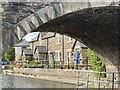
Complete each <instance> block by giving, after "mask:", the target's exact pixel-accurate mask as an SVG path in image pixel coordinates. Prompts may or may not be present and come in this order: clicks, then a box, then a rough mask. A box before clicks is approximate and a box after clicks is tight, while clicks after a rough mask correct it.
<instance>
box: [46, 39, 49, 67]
mask: <svg viewBox="0 0 120 90" xmlns="http://www.w3.org/2000/svg"><path fill="white" fill-rule="evenodd" d="M48 45H49V40H48V38H47V57H46V58H47V60H49V57H48ZM48 68H49V61H48Z"/></svg>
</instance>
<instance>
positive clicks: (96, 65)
mask: <svg viewBox="0 0 120 90" xmlns="http://www.w3.org/2000/svg"><path fill="white" fill-rule="evenodd" d="M87 55H88V57H89V58H90V64H91V65H92V69H93V70H94V71H97V72H106V67H105V64H104V63H103V62H102V59H101V58H100V57H99V56H98V55H97V54H95V53H94V52H93V51H92V50H90V49H88V52H87ZM95 75H96V77H97V76H98V73H95ZM100 76H101V77H102V78H104V77H106V74H105V73H101V74H100Z"/></svg>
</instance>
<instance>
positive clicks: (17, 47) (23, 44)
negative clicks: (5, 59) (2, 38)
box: [14, 40, 29, 61]
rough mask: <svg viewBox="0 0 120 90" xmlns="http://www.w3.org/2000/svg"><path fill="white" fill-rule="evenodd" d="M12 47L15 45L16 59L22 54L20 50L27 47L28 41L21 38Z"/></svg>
mask: <svg viewBox="0 0 120 90" xmlns="http://www.w3.org/2000/svg"><path fill="white" fill-rule="evenodd" d="M14 47H15V61H18V58H19V57H20V56H22V51H23V50H24V49H27V48H28V47H29V43H28V42H27V41H26V40H22V41H21V42H19V43H18V44H15V45H14Z"/></svg>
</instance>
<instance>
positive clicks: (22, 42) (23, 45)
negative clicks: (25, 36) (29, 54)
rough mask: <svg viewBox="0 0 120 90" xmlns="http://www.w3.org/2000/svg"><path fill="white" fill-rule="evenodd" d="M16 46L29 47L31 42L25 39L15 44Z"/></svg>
mask: <svg viewBox="0 0 120 90" xmlns="http://www.w3.org/2000/svg"><path fill="white" fill-rule="evenodd" d="M14 47H29V43H28V42H27V41H26V40H23V41H21V42H19V43H18V44H15V45H14Z"/></svg>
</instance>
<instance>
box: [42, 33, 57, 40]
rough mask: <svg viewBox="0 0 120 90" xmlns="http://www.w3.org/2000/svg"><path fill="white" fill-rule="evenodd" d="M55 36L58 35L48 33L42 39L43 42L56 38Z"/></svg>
mask: <svg viewBox="0 0 120 90" xmlns="http://www.w3.org/2000/svg"><path fill="white" fill-rule="evenodd" d="M55 35H56V33H52V32H48V33H47V34H46V35H45V36H44V37H43V38H42V40H44V39H48V38H52V37H55Z"/></svg>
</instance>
